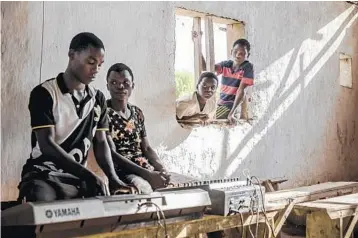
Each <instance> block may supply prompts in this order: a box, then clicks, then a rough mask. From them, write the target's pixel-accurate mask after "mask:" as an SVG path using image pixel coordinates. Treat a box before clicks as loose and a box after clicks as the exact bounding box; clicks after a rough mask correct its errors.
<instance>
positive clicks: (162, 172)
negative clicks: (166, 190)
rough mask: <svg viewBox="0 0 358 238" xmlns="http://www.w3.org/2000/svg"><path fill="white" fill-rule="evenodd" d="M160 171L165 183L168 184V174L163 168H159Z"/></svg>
mask: <svg viewBox="0 0 358 238" xmlns="http://www.w3.org/2000/svg"><path fill="white" fill-rule="evenodd" d="M160 173H161V175H162V177H163V178H164V179H165V180H166V181H165V185H168V184H169V183H170V174H169V173H168V172H167V171H166V170H165V169H162V170H160Z"/></svg>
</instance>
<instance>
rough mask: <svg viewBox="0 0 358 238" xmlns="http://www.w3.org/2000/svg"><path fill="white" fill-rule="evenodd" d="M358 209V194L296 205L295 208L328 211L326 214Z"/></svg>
mask: <svg viewBox="0 0 358 238" xmlns="http://www.w3.org/2000/svg"><path fill="white" fill-rule="evenodd" d="M357 207H358V193H354V194H349V195H345V196H339V197H333V198H327V199H322V200H317V201H313V202H304V203H299V204H296V206H295V208H298V209H305V210H312V211H318V210H326V212H334V211H340V210H347V209H356V208H357Z"/></svg>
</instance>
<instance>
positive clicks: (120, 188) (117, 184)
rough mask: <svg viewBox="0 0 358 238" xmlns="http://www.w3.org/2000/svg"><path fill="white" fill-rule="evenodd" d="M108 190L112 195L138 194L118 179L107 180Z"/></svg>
mask: <svg viewBox="0 0 358 238" xmlns="http://www.w3.org/2000/svg"><path fill="white" fill-rule="evenodd" d="M109 184H110V188H111V191H112V193H113V194H135V193H138V192H137V191H136V189H135V188H134V187H131V186H129V185H127V184H125V183H124V182H122V181H121V180H120V179H119V178H113V179H111V180H109Z"/></svg>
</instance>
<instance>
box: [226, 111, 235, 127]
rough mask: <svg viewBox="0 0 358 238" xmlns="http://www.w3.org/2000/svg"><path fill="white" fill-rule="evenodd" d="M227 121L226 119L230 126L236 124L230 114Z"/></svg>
mask: <svg viewBox="0 0 358 238" xmlns="http://www.w3.org/2000/svg"><path fill="white" fill-rule="evenodd" d="M227 119H228V121H229V124H230V125H234V124H235V123H236V119H235V117H234V116H233V114H232V113H231V112H230V113H229V115H228V116H227Z"/></svg>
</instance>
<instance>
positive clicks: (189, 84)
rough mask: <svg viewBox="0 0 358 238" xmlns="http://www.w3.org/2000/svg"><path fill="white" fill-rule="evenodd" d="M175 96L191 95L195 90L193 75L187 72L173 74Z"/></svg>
mask: <svg viewBox="0 0 358 238" xmlns="http://www.w3.org/2000/svg"><path fill="white" fill-rule="evenodd" d="M175 84H176V89H175V96H176V98H178V97H181V96H183V95H185V94H188V93H192V92H194V90H195V80H194V75H193V73H191V72H188V71H177V72H175Z"/></svg>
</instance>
